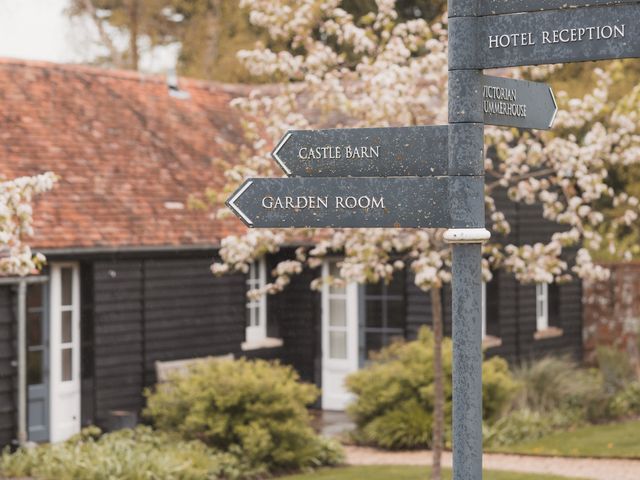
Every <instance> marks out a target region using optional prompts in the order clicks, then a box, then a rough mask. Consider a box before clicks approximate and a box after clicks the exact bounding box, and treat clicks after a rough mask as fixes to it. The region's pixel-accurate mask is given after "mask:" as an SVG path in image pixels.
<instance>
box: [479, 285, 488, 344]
mask: <svg viewBox="0 0 640 480" xmlns="http://www.w3.org/2000/svg"><path fill="white" fill-rule="evenodd" d="M481 301H482V303H481V306H480V312H481V317H482V324H481V325H482V327H481V328H482V338H483V339H485V338H487V282H486V281H484V280H482V300H481Z"/></svg>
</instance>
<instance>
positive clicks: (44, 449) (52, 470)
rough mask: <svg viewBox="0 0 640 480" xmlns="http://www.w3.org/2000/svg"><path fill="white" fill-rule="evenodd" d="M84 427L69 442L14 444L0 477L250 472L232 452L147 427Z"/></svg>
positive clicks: (127, 479) (82, 479)
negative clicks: (18, 446)
mask: <svg viewBox="0 0 640 480" xmlns="http://www.w3.org/2000/svg"><path fill="white" fill-rule="evenodd" d="M100 434H101V432H100V430H99V429H98V428H96V427H90V428H87V429H84V430H83V431H82V432H81V433H80V434H78V435H76V436H75V437H73V438H71V439H70V440H68V441H67V442H64V443H59V444H53V445H42V446H38V447H33V448H22V449H18V450H17V451H16V452H15V453H13V454H11V453H10V452H9V451H8V450H5V451H4V452H3V453H2V456H0V477H1V476H6V477H34V478H38V479H39V480H107V479H116V478H117V479H123V480H142V479H152V478H158V479H160V478H161V479H163V480H202V479H209V480H213V479H218V478H225V479H235V478H239V477H241V476H242V477H247V476H253V474H254V473H259V472H250V471H248V470H245V469H243V467H241V463H240V462H239V461H238V459H236V458H235V457H234V456H233V455H230V454H225V453H219V452H215V451H213V450H211V449H209V448H208V447H207V446H206V445H205V444H203V443H202V442H199V441H197V440H196V441H184V440H181V439H180V438H177V437H176V436H175V435H169V434H165V433H160V432H155V431H153V430H152V429H151V428H149V427H143V426H138V427H137V428H136V429H134V430H120V431H118V432H114V433H109V434H106V435H103V436H101V435H100Z"/></svg>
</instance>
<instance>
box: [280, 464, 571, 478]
mask: <svg viewBox="0 0 640 480" xmlns="http://www.w3.org/2000/svg"><path fill="white" fill-rule="evenodd" d="M443 473H444V475H443V478H444V479H446V480H449V479H450V478H451V470H444V472H443ZM428 478H429V468H428V467H407V466H390V465H384V466H379V465H376V466H367V467H345V468H327V469H324V470H319V471H317V472H314V473H307V474H300V475H293V476H289V477H281V478H280V480H325V479H326V480H329V479H330V480H363V479H366V480H390V479H393V480H424V479H428ZM483 479H484V480H567V477H557V476H554V475H533V474H525V473H515V472H496V471H485V472H484V475H483Z"/></svg>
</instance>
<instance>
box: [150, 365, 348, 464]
mask: <svg viewBox="0 0 640 480" xmlns="http://www.w3.org/2000/svg"><path fill="white" fill-rule="evenodd" d="M318 394H319V392H318V389H317V388H316V387H315V386H313V385H309V384H303V383H300V382H299V377H298V374H297V373H296V372H295V371H294V370H293V368H291V367H288V366H282V365H280V364H278V363H269V362H266V361H264V360H255V361H249V360H245V359H242V360H236V361H234V360H214V359H211V360H208V361H204V362H200V363H198V364H196V365H194V366H193V367H192V368H191V369H190V372H189V374H187V375H184V374H179V373H178V374H175V375H172V376H170V378H169V380H168V381H167V382H165V383H162V384H160V385H158V386H157V389H156V390H155V391H151V390H147V391H146V392H145V395H146V396H147V408H146V410H145V414H146V415H147V416H148V417H149V418H151V419H152V420H153V422H154V424H155V425H156V427H157V428H159V429H161V430H164V431H175V432H178V433H180V434H181V435H182V436H183V437H184V438H185V439H197V440H201V441H202V442H204V443H206V444H207V445H209V446H211V447H214V448H216V449H218V450H221V451H225V452H234V453H236V454H238V455H240V456H242V458H243V460H244V461H245V462H247V463H248V464H249V465H250V467H251V468H253V469H261V468H262V469H265V470H268V471H277V470H287V469H300V468H308V467H316V466H320V465H328V464H335V463H338V462H340V461H341V459H342V457H341V453H340V449H339V447H337V446H336V445H335V444H334V443H332V442H330V441H323V440H321V439H320V438H319V437H318V436H317V435H316V434H315V432H314V431H313V429H312V428H311V426H310V416H309V413H308V411H307V408H306V406H307V405H309V404H311V403H313V402H314V401H315V400H316V398H317V397H318Z"/></svg>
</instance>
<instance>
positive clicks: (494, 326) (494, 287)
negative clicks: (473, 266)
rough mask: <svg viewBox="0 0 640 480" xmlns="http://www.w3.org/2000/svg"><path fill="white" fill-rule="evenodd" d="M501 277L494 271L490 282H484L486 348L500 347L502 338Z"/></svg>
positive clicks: (483, 304) (483, 343) (483, 336)
mask: <svg viewBox="0 0 640 480" xmlns="http://www.w3.org/2000/svg"><path fill="white" fill-rule="evenodd" d="M499 281H500V277H499V274H498V272H494V273H493V277H492V278H491V281H490V282H489V283H487V282H484V281H483V282H482V309H481V312H482V315H481V317H482V345H483V346H484V348H493V347H499V346H500V345H502V340H501V339H500V303H499V296H500V286H499Z"/></svg>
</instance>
